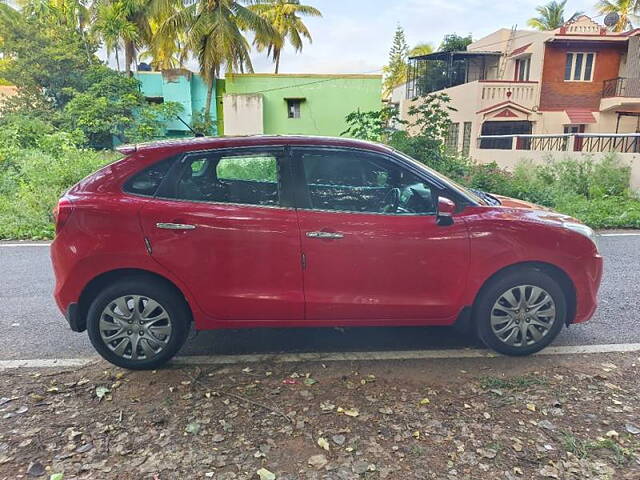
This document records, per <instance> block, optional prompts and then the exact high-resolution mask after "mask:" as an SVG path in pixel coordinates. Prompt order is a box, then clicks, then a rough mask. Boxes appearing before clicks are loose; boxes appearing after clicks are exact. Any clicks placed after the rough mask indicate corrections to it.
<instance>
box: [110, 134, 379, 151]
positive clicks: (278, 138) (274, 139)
mask: <svg viewBox="0 0 640 480" xmlns="http://www.w3.org/2000/svg"><path fill="white" fill-rule="evenodd" d="M261 145H273V146H277V145H314V146H335V147H351V148H362V149H367V150H376V151H389V147H387V146H386V145H383V144H381V143H375V142H368V141H364V140H358V139H354V138H344V137H320V136H309V135H248V136H229V137H194V138H176V139H170V140H159V141H155V142H149V143H139V144H130V145H121V146H120V147H117V150H118V151H119V152H121V153H124V154H131V153H134V152H140V151H156V150H163V151H175V152H176V153H177V152H184V151H191V150H205V149H212V148H230V147H252V146H261Z"/></svg>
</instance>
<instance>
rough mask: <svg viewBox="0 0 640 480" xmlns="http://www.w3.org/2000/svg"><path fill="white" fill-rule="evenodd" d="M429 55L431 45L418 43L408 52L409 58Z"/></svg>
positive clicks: (431, 50)
mask: <svg viewBox="0 0 640 480" xmlns="http://www.w3.org/2000/svg"><path fill="white" fill-rule="evenodd" d="M430 53H433V45H431V44H430V43H419V44H418V45H416V46H415V47H413V48H412V49H411V50H409V56H410V57H420V56H422V55H429V54H430Z"/></svg>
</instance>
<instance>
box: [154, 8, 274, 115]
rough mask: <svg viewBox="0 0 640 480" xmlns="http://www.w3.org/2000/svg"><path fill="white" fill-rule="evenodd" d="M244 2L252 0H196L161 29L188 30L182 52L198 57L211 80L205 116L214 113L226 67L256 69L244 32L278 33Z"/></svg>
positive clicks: (265, 35) (204, 74) (166, 32)
mask: <svg viewBox="0 0 640 480" xmlns="http://www.w3.org/2000/svg"><path fill="white" fill-rule="evenodd" d="M243 3H248V0H196V1H195V2H194V3H192V4H191V5H188V6H186V7H184V8H182V9H179V10H176V11H175V12H174V13H173V14H172V15H170V16H169V17H168V18H167V19H166V20H165V22H164V23H163V24H162V26H161V27H160V29H159V30H158V34H159V35H163V36H175V35H178V34H179V33H180V32H186V34H185V37H186V38H185V44H184V48H183V52H182V55H183V57H185V56H186V55H187V54H189V53H190V54H192V55H193V56H194V57H195V59H196V60H198V62H199V64H200V73H201V75H202V77H203V78H204V80H205V81H206V82H207V103H206V105H205V112H204V115H205V118H209V116H210V113H211V99H212V95H213V87H214V85H215V79H216V78H217V77H218V76H219V75H220V73H221V71H222V70H223V68H224V69H225V70H226V72H234V71H240V72H244V71H245V70H246V71H248V72H253V65H252V64H251V56H250V52H251V45H249V42H248V41H247V39H246V38H245V36H244V34H243V32H245V31H247V32H251V33H253V34H254V35H255V36H256V37H260V38H269V37H270V36H273V35H275V31H274V29H273V27H271V25H269V23H267V22H266V21H265V20H264V19H263V18H262V17H260V16H259V15H258V14H256V13H255V12H253V11H252V10H250V9H249V8H247V7H245V6H244V5H243Z"/></svg>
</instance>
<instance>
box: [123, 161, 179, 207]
mask: <svg viewBox="0 0 640 480" xmlns="http://www.w3.org/2000/svg"><path fill="white" fill-rule="evenodd" d="M175 159H176V157H169V158H167V159H165V160H162V161H161V162H158V163H154V164H153V165H151V166H150V167H147V168H145V169H144V170H142V171H141V172H138V173H136V174H135V175H134V176H133V177H132V178H131V179H129V181H128V182H127V183H125V185H124V191H125V192H127V193H134V194H136V195H147V196H151V197H152V196H153V195H155V194H156V191H157V190H158V187H159V186H160V184H161V183H162V180H164V177H165V176H166V175H167V173H168V172H169V169H170V168H171V165H173V162H174V161H175Z"/></svg>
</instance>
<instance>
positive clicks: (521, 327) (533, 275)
mask: <svg viewBox="0 0 640 480" xmlns="http://www.w3.org/2000/svg"><path fill="white" fill-rule="evenodd" d="M566 316H567V302H566V297H565V294H564V292H563V290H562V288H561V287H560V285H559V284H558V282H557V281H556V280H554V279H553V278H552V277H551V276H550V275H548V274H547V273H545V272H543V271H542V270H538V269H534V268H526V269H522V270H515V271H511V272H509V273H506V274H504V275H501V276H499V277H497V278H495V279H493V280H492V281H491V282H490V283H489V284H488V285H487V286H486V287H485V288H484V289H483V291H482V293H481V295H480V297H479V299H478V302H477V303H476V307H475V309H474V317H475V323H476V329H477V332H478V336H479V337H480V340H482V342H483V343H484V344H485V345H486V346H487V347H489V348H492V349H494V350H496V351H497V352H500V353H503V354H506V355H529V354H531V353H535V352H537V351H540V350H542V349H543V348H544V347H546V346H547V345H549V344H550V343H551V342H552V341H553V339H554V338H555V337H556V336H557V335H558V333H560V330H561V329H562V326H563V325H564V324H565V322H566Z"/></svg>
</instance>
